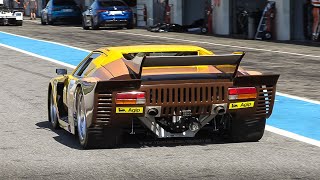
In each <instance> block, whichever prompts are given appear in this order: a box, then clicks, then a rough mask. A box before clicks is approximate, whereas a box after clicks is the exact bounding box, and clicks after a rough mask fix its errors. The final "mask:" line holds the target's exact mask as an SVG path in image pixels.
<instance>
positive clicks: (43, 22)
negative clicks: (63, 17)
mask: <svg viewBox="0 0 320 180" xmlns="http://www.w3.org/2000/svg"><path fill="white" fill-rule="evenodd" d="M41 24H42V25H47V23H46V22H45V21H44V20H43V17H42V16H41Z"/></svg>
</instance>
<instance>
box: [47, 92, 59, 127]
mask: <svg viewBox="0 0 320 180" xmlns="http://www.w3.org/2000/svg"><path fill="white" fill-rule="evenodd" d="M53 98H54V97H53V93H52V90H51V89H50V90H49V98H48V109H49V111H48V112H49V114H48V115H49V122H51V125H52V128H53V129H59V128H60V126H59V121H58V111H57V107H56V106H55V104H54V101H53Z"/></svg>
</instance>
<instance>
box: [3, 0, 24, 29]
mask: <svg viewBox="0 0 320 180" xmlns="http://www.w3.org/2000/svg"><path fill="white" fill-rule="evenodd" d="M22 22H23V12H22V10H20V9H9V8H7V7H5V6H4V5H3V0H0V25H17V26H22Z"/></svg>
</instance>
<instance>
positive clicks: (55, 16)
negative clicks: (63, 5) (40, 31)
mask: <svg viewBox="0 0 320 180" xmlns="http://www.w3.org/2000/svg"><path fill="white" fill-rule="evenodd" d="M51 20H52V21H76V22H81V14H80V13H52V14H51Z"/></svg>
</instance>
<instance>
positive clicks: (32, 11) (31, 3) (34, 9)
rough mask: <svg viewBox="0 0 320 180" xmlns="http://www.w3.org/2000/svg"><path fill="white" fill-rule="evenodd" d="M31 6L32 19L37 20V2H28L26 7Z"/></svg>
mask: <svg viewBox="0 0 320 180" xmlns="http://www.w3.org/2000/svg"><path fill="white" fill-rule="evenodd" d="M28 5H29V9H30V19H34V20H35V19H36V12H37V7H38V6H37V1H36V0H28V1H27V4H26V6H28Z"/></svg>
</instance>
